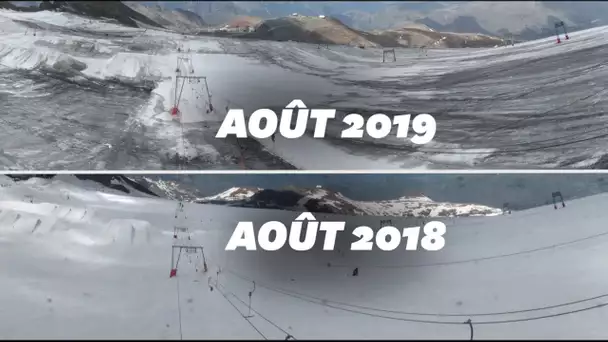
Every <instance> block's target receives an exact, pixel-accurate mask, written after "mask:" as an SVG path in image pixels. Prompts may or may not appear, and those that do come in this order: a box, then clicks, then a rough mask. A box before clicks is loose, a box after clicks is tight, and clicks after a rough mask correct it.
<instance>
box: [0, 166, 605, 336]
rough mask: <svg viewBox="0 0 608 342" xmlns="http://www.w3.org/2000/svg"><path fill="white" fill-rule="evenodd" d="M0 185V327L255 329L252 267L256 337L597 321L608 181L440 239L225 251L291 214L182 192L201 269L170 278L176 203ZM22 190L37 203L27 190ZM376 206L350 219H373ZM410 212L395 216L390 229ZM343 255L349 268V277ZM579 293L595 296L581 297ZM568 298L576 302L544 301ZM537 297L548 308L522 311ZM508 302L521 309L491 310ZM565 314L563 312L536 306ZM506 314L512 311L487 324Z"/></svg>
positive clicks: (559, 329)
mask: <svg viewBox="0 0 608 342" xmlns="http://www.w3.org/2000/svg"><path fill="white" fill-rule="evenodd" d="M0 184H1V185H2V191H0V260H2V261H1V265H2V272H1V273H0V302H2V309H3V310H0V338H4V339H23V338H46V339H67V338H70V339H74V338H82V339H84V338H86V339H90V338H94V339H105V338H134V339H135V338H137V339H144V338H160V339H177V338H180V328H179V327H180V310H181V327H182V329H181V330H182V331H181V334H182V336H183V338H186V339H207V338H222V339H227V338H228V339H229V338H242V339H257V338H261V336H260V335H259V334H258V333H257V332H256V331H255V330H254V329H253V328H252V327H251V326H250V325H249V323H248V322H247V321H246V320H245V319H244V318H243V315H247V313H248V308H247V305H246V304H247V300H248V299H247V293H248V292H249V291H252V288H253V285H252V283H251V280H255V281H256V289H255V291H254V294H253V296H252V311H253V316H254V317H252V318H250V322H251V323H252V324H253V325H255V326H256V328H257V329H258V330H259V331H260V332H261V333H262V334H263V335H264V336H266V337H267V338H276V339H284V338H285V336H286V335H287V333H289V334H291V335H293V336H294V337H295V338H298V339H316V338H328V339H330V338H342V339H353V338H357V339H361V338H462V339H465V338H468V337H469V327H468V325H466V324H463V322H465V321H466V320H467V319H468V318H472V320H473V325H474V329H475V338H477V339H490V338H501V339H505V338H508V339H516V338H545V339H547V338H550V339H551V338H562V339H563V338H568V339H570V338H601V337H602V336H606V333H608V332H607V331H606V328H605V326H606V325H605V324H604V322H605V320H606V318H608V313H607V312H606V310H605V309H603V308H602V307H601V305H605V304H604V303H606V299H605V298H604V297H603V296H605V295H603V294H604V293H605V291H606V290H605V289H606V284H607V283H608V272H607V265H606V262H605V251H606V243H608V242H607V241H606V234H607V233H606V229H605V225H604V224H603V223H604V222H605V221H606V217H605V211H604V210H602V208H604V207H606V205H607V204H608V195H607V194H600V195H595V196H590V197H586V198H582V199H578V200H573V201H568V202H567V207H566V208H564V209H559V210H554V209H553V207H552V206H543V207H538V208H534V209H529V210H525V211H519V212H514V213H513V214H511V215H502V216H498V217H485V218H457V219H447V220H445V221H444V222H446V225H447V227H448V233H447V234H446V235H445V237H446V246H445V248H444V249H443V250H441V251H439V252H406V251H404V250H403V251H401V250H397V251H394V252H390V253H388V252H385V253H371V254H370V253H367V252H346V254H345V256H343V255H342V254H340V253H316V252H314V253H313V252H311V253H289V252H279V253H256V252H246V251H235V252H225V251H223V248H224V246H225V243H226V242H227V239H228V236H229V234H230V233H231V232H232V230H233V229H234V227H235V223H236V222H237V221H238V220H253V221H254V222H257V223H261V222H263V221H265V220H268V219H269V218H272V219H276V220H281V221H284V222H288V221H291V220H293V219H294V218H295V217H296V216H297V215H299V214H298V213H292V212H286V211H280V210H275V211H268V210H262V209H245V208H228V207H221V206H213V205H200V204H192V203H185V208H184V214H185V216H186V217H187V219H185V220H184V222H185V223H186V224H187V226H188V228H189V230H190V231H191V232H192V233H193V236H194V237H193V241H196V242H198V243H199V244H200V245H202V246H204V248H205V256H206V259H207V263H208V266H209V272H208V273H207V274H200V273H196V272H194V267H193V266H192V265H190V263H188V262H186V261H185V260H186V259H184V260H183V261H182V263H181V264H180V266H179V268H178V276H177V277H176V278H172V279H170V278H169V263H170V260H169V258H170V253H171V245H172V231H173V225H174V224H175V223H174V221H175V219H174V214H175V213H174V209H175V207H176V205H177V202H174V201H170V200H164V199H158V198H149V197H143V196H142V197H139V196H136V197H133V196H126V195H124V194H120V193H119V192H114V191H113V190H110V189H107V192H103V193H102V192H100V191H99V190H95V189H94V188H92V187H90V186H88V185H87V184H88V183H87V182H80V181H77V180H75V179H74V178H73V177H63V178H62V179H55V180H43V179H31V180H28V181H26V182H18V183H14V182H13V181H12V180H10V179H8V177H5V176H2V177H0ZM66 194H68V195H69V198H70V199H67V197H66ZM26 195H27V196H32V197H33V200H34V203H29V202H25V201H24V200H23V198H24V197H25V196H26ZM85 211H86V215H83V213H84V212H85ZM316 216H317V218H322V217H331V216H328V215H316ZM335 218H341V217H335ZM381 219H384V218H382V217H380V218H378V217H367V218H359V219H357V224H361V223H367V224H369V225H370V226H373V227H378V225H379V221H380V220H381ZM347 220H349V222H351V224H354V222H353V221H352V220H353V218H347ZM415 222H416V219H407V218H392V223H393V224H395V225H397V226H405V227H408V226H411V225H412V224H414V223H415ZM33 227H37V228H36V230H35V231H34V232H32V228H33ZM573 227H576V229H573ZM193 243H194V242H193ZM404 253H405V254H404ZM183 258H186V256H184V257H183ZM329 261H331V263H332V267H327V266H326V265H325V264H326V262H329ZM192 262H196V260H193V261H192ZM218 267H221V272H220V273H219V278H218V275H217V270H218ZM354 267H359V276H358V277H349V276H348V274H350V272H351V271H352V269H353V268H354ZM217 279H219V283H220V287H219V289H218V288H217V286H215V284H216V281H217ZM209 286H212V287H214V290H213V291H211V290H210V289H209ZM178 289H179V290H178ZM219 290H221V292H223V294H222V293H221V292H220V291H219ZM178 293H179V299H178ZM224 295H225V297H224ZM237 297H238V299H237ZM591 297H597V298H595V299H589V300H584V299H586V298H591ZM239 299H240V300H241V301H242V302H240V301H239ZM573 301H580V302H578V303H572V304H565V305H560V306H555V305H557V304H563V303H568V302H573ZM243 303H244V304H243ZM233 305H234V306H235V307H236V308H237V309H238V310H239V311H240V313H239V312H237V311H236V310H235V308H234V307H233ZM546 306H552V307H551V308H546V309H542V310H541V309H539V310H532V311H522V310H531V309H535V308H541V307H546ZM577 310H582V311H580V312H575V311H577ZM508 311H518V312H516V313H502V314H500V313H501V312H508ZM567 312H573V313H570V314H564V315H559V316H556V317H552V318H545V319H538V317H541V316H547V315H558V314H561V313H567ZM445 314H450V315H455V316H442V315H445ZM475 314H486V315H484V316H475ZM262 316H263V317H262ZM378 316H380V317H378ZM381 317H384V318H381ZM265 319H268V320H269V321H270V322H272V324H271V323H269V322H268V321H266V320H265ZM411 320H422V321H427V323H421V322H415V321H411ZM508 320H515V321H514V322H511V323H501V324H496V323H488V324H484V323H483V322H495V321H508ZM519 320H521V321H519ZM429 322H435V323H429ZM449 322H455V324H446V323H449ZM273 324H274V325H276V326H274V325H273ZM32 326H35V327H36V329H32Z"/></svg>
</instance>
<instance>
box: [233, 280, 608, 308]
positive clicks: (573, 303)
mask: <svg viewBox="0 0 608 342" xmlns="http://www.w3.org/2000/svg"><path fill="white" fill-rule="evenodd" d="M228 272H230V273H232V274H233V275H235V276H236V277H237V278H241V279H243V280H245V279H244V278H245V277H242V276H240V275H236V274H235V273H234V272H232V271H230V270H228ZM260 286H261V287H263V288H266V289H268V290H271V291H274V290H278V291H282V292H284V293H286V294H292V295H296V296H301V297H308V298H309V299H312V300H316V301H318V302H327V303H333V304H336V305H341V306H347V307H351V308H356V309H363V310H368V311H378V312H386V313H394V314H402V315H410V316H435V317H481V316H501V315H512V314H517V313H525V312H534V311H545V310H549V309H555V308H560V307H566V306H572V305H575V304H580V303H584V302H588V301H592V300H597V299H601V298H606V297H608V293H604V294H601V295H597V296H594V297H588V298H583V299H579V300H575V301H570V302H566V303H559V304H552V305H547V306H542V307H536V308H530V309H522V310H512V311H501V312H488V313H463V314H455V313H423V312H411V311H401V310H387V309H380V308H374V307H369V306H364V305H356V304H350V303H346V302H340V301H333V300H328V299H324V298H320V297H315V296H311V295H306V294H303V293H298V292H294V291H289V290H285V289H280V288H272V287H269V286H268V285H260Z"/></svg>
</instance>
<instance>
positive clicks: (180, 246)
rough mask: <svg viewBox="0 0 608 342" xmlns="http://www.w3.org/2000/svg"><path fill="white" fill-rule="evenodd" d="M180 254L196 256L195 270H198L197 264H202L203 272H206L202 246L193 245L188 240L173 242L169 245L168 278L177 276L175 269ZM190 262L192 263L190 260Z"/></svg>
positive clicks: (190, 256) (176, 268)
mask: <svg viewBox="0 0 608 342" xmlns="http://www.w3.org/2000/svg"><path fill="white" fill-rule="evenodd" d="M182 255H186V256H188V258H189V259H191V258H192V257H196V260H197V261H198V262H197V263H195V265H194V266H195V270H196V272H199V270H200V269H199V266H202V271H203V273H207V270H208V269H207V260H206V259H205V251H204V249H203V246H200V245H195V244H193V243H190V241H188V242H186V241H183V242H179V243H174V244H173V245H172V246H171V272H170V273H169V278H173V277H176V276H177V270H178V267H179V262H180V260H181V257H182ZM190 263H192V261H190Z"/></svg>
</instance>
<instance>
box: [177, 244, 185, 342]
mask: <svg viewBox="0 0 608 342" xmlns="http://www.w3.org/2000/svg"><path fill="white" fill-rule="evenodd" d="M180 254H181V253H180ZM178 262H179V256H178ZM176 279H177V281H176V284H177V312H178V318H179V339H180V340H183V339H184V336H183V330H182V306H181V299H180V291H179V277H176Z"/></svg>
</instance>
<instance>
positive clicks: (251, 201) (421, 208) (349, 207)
mask: <svg viewBox="0 0 608 342" xmlns="http://www.w3.org/2000/svg"><path fill="white" fill-rule="evenodd" d="M196 202H197V203H212V204H220V205H230V206H239V207H254V208H274V209H282V210H295V211H302V210H308V211H311V212H321V213H331V214H340V215H355V216H358V215H365V216H392V217H399V216H404V217H456V216H489V215H499V214H502V210H500V209H496V208H492V207H488V206H484V205H477V204H460V203H445V202H435V201H433V200H432V199H430V198H428V197H426V196H424V195H418V196H404V197H401V198H398V199H394V200H384V201H356V200H352V199H350V198H348V197H346V196H344V195H343V194H341V193H339V192H335V191H332V190H328V189H323V188H320V187H317V188H314V189H306V188H295V187H291V188H287V189H281V190H273V189H261V188H247V187H234V188H231V189H228V190H226V191H224V192H222V193H220V194H218V195H215V196H210V197H205V198H199V199H197V200H196Z"/></svg>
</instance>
